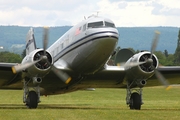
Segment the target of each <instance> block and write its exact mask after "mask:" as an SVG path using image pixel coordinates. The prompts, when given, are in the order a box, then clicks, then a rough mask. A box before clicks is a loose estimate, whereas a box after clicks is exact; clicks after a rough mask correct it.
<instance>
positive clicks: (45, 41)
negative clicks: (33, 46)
mask: <svg viewBox="0 0 180 120" xmlns="http://www.w3.org/2000/svg"><path fill="white" fill-rule="evenodd" d="M48 30H49V28H48V27H44V35H43V49H44V55H45V54H46V49H47V44H48Z"/></svg>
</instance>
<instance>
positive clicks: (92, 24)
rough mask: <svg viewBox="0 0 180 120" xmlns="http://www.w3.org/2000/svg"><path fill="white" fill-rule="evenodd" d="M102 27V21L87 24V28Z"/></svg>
mask: <svg viewBox="0 0 180 120" xmlns="http://www.w3.org/2000/svg"><path fill="white" fill-rule="evenodd" d="M98 27H103V21H99V22H92V23H88V28H98Z"/></svg>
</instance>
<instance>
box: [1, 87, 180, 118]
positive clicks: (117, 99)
mask: <svg viewBox="0 0 180 120" xmlns="http://www.w3.org/2000/svg"><path fill="white" fill-rule="evenodd" d="M22 93H23V91H12V90H1V91H0V120H21V119H23V120H30V119H33V120H66V119H67V120H125V119H126V120H132V119H133V120H144V119H146V120H148V119H149V120H156V119H157V120H161V119H162V120H169V119H171V120H174V119H180V87H173V88H172V89H170V90H169V91H166V90H165V89H164V88H163V87H153V88H144V89H143V100H144V104H143V105H142V109H141V110H140V111H139V110H129V107H127V105H126V104H125V97H126V90H125V89H96V90H95V91H78V92H73V93H68V94H63V95H55V96H48V97H45V96H42V97H41V101H42V102H41V103H40V104H39V106H38V108H37V109H27V108H26V106H24V105H23V103H22Z"/></svg>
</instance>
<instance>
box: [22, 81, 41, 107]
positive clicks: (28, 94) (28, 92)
mask: <svg viewBox="0 0 180 120" xmlns="http://www.w3.org/2000/svg"><path fill="white" fill-rule="evenodd" d="M30 81H31V80H25V81H24V94H23V102H24V103H25V104H26V106H27V107H28V108H30V109H35V108H37V106H38V103H39V102H40V89H39V85H37V86H36V87H29V86H28V84H29V82H30Z"/></svg>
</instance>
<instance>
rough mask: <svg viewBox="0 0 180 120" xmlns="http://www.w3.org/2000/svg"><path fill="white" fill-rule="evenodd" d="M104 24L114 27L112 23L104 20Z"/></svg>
mask: <svg viewBox="0 0 180 120" xmlns="http://www.w3.org/2000/svg"><path fill="white" fill-rule="evenodd" d="M105 26H106V27H115V25H114V23H110V22H106V21H105Z"/></svg>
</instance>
